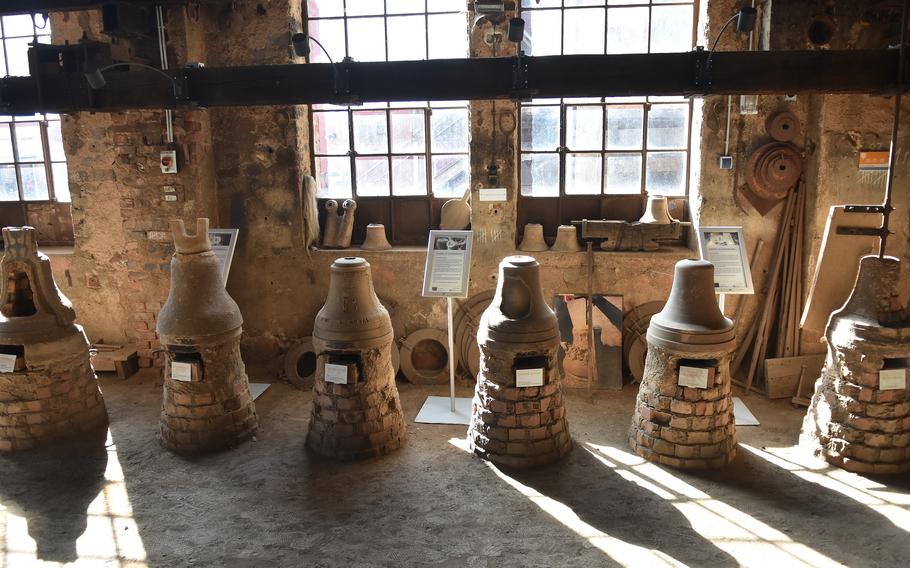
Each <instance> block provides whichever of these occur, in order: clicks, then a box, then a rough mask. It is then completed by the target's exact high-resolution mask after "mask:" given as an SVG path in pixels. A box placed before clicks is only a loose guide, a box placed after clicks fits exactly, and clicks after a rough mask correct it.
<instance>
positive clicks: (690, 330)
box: [648, 258, 734, 351]
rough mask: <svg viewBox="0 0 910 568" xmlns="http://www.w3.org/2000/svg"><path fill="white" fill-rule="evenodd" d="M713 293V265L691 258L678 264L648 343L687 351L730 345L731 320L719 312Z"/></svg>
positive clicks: (731, 339) (718, 348)
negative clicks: (664, 303) (667, 295)
mask: <svg viewBox="0 0 910 568" xmlns="http://www.w3.org/2000/svg"><path fill="white" fill-rule="evenodd" d="M714 294H715V293H714V265H713V264H711V263H710V262H708V261H707V260H699V259H693V258H690V259H687V260H680V261H679V262H677V263H676V271H675V274H674V276H673V287H672V289H671V290H670V297H669V298H668V299H667V304H666V305H665V306H664V309H663V310H661V311H660V313H658V314H656V315H655V316H654V317H652V318H651V323H650V325H649V326H648V342H649V343H654V344H656V345H660V346H663V347H668V348H671V349H684V350H688V351H716V350H722V349H725V348H726V346H728V345H729V346H732V344H733V340H734V331H733V321H732V320H730V319H729V318H727V317H724V315H723V313H721V311H720V307H718V305H717V298H716V297H715V295H714Z"/></svg>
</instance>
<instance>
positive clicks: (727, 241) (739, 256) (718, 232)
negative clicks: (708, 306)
mask: <svg viewBox="0 0 910 568" xmlns="http://www.w3.org/2000/svg"><path fill="white" fill-rule="evenodd" d="M698 245H699V248H700V249H701V257H702V258H703V259H705V260H707V261H709V262H711V264H713V265H714V292H715V293H716V294H754V293H755V292H754V289H753V287H752V271H751V270H749V257H748V256H747V255H746V238H745V235H744V234H743V228H742V227H699V228H698Z"/></svg>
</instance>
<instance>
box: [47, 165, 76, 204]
mask: <svg viewBox="0 0 910 568" xmlns="http://www.w3.org/2000/svg"><path fill="white" fill-rule="evenodd" d="M51 171H52V173H53V174H54V197H55V198H56V199H57V201H66V202H68V201H71V198H70V182H69V178H68V177H67V171H66V162H57V163H54V164H51Z"/></svg>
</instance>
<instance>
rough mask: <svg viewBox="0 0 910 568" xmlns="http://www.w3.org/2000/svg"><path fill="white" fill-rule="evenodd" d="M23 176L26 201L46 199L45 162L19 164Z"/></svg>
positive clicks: (23, 194)
mask: <svg viewBox="0 0 910 568" xmlns="http://www.w3.org/2000/svg"><path fill="white" fill-rule="evenodd" d="M19 175H21V176H22V196H23V197H24V198H25V200H26V201H35V200H45V199H47V198H48V194H47V172H46V171H45V169H44V164H33V165H23V166H19Z"/></svg>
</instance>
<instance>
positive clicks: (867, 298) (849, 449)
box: [800, 257, 910, 474]
mask: <svg viewBox="0 0 910 568" xmlns="http://www.w3.org/2000/svg"><path fill="white" fill-rule="evenodd" d="M899 266H900V265H899V263H898V262H897V259H894V258H889V257H885V258H884V259H878V258H877V257H866V258H864V259H863V260H862V263H861V265H860V276H859V278H858V279H857V285H856V287H855V288H854V292H853V295H852V296H851V299H850V300H849V301H848V303H847V304H846V305H845V306H844V308H843V309H841V310H840V311H838V312H835V313H834V314H833V315H832V316H831V320H830V322H829V323H828V329H827V331H826V338H827V342H828V357H827V360H826V363H825V367H824V369H823V370H822V374H821V377H820V378H819V379H818V381H817V382H816V385H815V394H814V396H813V397H812V401H811V404H810V406H809V410H808V413H807V415H806V418H805V420H804V422H803V429H802V434H801V436H800V441H801V443H802V444H804V445H805V446H808V447H810V448H811V449H813V450H814V451H815V453H816V454H817V455H819V456H821V457H822V458H824V459H825V460H826V461H828V463H831V464H834V465H837V466H839V467H842V468H844V469H846V470H848V471H852V472H855V473H867V474H897V473H903V472H906V471H910V390H908V389H907V370H906V368H907V367H908V366H910V321H908V320H907V319H906V313H899V312H898V313H896V314H894V315H895V316H896V318H897V321H895V320H894V318H891V317H885V318H882V319H887V320H891V322H890V323H889V325H887V326H886V325H881V324H880V321H879V320H878V317H877V316H876V315H875V313H874V312H879V313H880V314H888V312H889V310H890V308H891V306H890V299H891V298H895V297H896V283H897V281H898V278H899V276H898V274H899ZM877 302H881V306H880V308H881V309H880V310H879V309H878V308H876V307H875V306H874V304H875V303H877ZM901 318H904V319H903V321H901ZM883 370H884V372H882V371H883Z"/></svg>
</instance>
